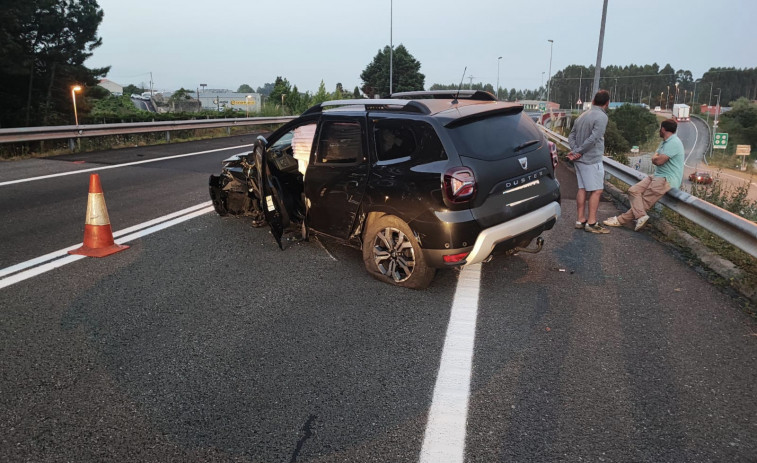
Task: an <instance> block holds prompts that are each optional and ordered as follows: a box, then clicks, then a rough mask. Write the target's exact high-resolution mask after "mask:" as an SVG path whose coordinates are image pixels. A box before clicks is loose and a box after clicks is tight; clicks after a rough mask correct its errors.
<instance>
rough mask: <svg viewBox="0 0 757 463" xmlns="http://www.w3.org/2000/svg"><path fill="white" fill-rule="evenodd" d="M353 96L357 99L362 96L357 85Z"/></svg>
mask: <svg viewBox="0 0 757 463" xmlns="http://www.w3.org/2000/svg"><path fill="white" fill-rule="evenodd" d="M352 97H353V98H355V99H359V98H362V95H360V88H359V87H358V86H357V85H356V86H355V90H353V91H352Z"/></svg>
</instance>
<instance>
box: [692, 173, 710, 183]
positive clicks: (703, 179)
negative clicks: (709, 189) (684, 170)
mask: <svg viewBox="0 0 757 463" xmlns="http://www.w3.org/2000/svg"><path fill="white" fill-rule="evenodd" d="M689 181H691V183H701V184H703V185H709V184H710V183H712V175H710V173H709V172H694V173H693V174H691V175H689Z"/></svg>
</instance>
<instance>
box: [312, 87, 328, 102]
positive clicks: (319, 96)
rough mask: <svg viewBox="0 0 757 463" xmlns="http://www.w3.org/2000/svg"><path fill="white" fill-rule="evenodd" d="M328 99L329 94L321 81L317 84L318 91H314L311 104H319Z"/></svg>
mask: <svg viewBox="0 0 757 463" xmlns="http://www.w3.org/2000/svg"><path fill="white" fill-rule="evenodd" d="M328 100H329V94H328V92H327V91H326V84H324V83H323V81H321V85H319V86H318V91H317V92H315V95H313V99H312V100H311V101H310V105H311V106H315V105H317V104H321V103H323V102H324V101H328Z"/></svg>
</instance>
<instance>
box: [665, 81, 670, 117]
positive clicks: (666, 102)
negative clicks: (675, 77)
mask: <svg viewBox="0 0 757 463" xmlns="http://www.w3.org/2000/svg"><path fill="white" fill-rule="evenodd" d="M669 101H670V85H668V93H666V94H665V111H667V110H668V102H669Z"/></svg>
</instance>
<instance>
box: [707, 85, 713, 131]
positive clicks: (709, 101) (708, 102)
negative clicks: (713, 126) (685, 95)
mask: <svg viewBox="0 0 757 463" xmlns="http://www.w3.org/2000/svg"><path fill="white" fill-rule="evenodd" d="M710 103H712V82H710V98H708V99H707V125H710Z"/></svg>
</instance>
